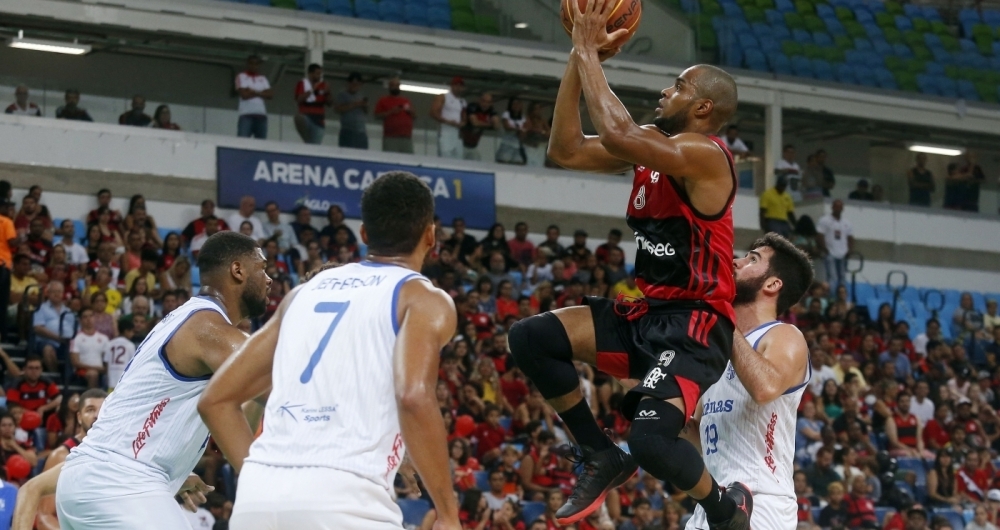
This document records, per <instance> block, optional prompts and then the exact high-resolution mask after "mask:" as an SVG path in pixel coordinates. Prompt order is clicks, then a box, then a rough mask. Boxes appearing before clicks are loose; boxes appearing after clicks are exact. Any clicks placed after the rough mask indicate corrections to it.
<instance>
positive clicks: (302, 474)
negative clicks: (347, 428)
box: [229, 462, 403, 530]
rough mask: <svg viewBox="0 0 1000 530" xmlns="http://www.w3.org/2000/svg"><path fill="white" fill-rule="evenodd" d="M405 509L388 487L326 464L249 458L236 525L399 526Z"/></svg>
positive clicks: (238, 529)
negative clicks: (284, 463) (269, 462)
mask: <svg viewBox="0 0 1000 530" xmlns="http://www.w3.org/2000/svg"><path fill="white" fill-rule="evenodd" d="M402 527H403V514H402V512H401V511H400V510H399V506H397V505H396V503H395V502H393V500H392V497H390V496H389V492H388V491H386V490H385V488H383V487H381V486H379V485H378V484H376V483H374V482H372V481H370V480H367V479H364V478H361V477H359V476H358V475H355V474H353V473H347V472H345V471H338V470H336V469H331V468H325V467H277V466H268V465H264V464H258V463H254V462H247V463H246V464H244V466H243V471H242V472H241V473H240V487H239V488H238V489H237V490H236V504H235V505H234V506H233V516H232V518H231V519H230V520H229V528H230V529H231V530H285V529H289V528H294V529H296V530H342V529H344V528H350V529H351V530H389V529H393V530H398V529H400V528H402Z"/></svg>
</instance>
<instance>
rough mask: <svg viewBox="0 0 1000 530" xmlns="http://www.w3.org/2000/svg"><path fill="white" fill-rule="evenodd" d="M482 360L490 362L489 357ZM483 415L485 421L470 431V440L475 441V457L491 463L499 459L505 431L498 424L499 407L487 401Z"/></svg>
mask: <svg viewBox="0 0 1000 530" xmlns="http://www.w3.org/2000/svg"><path fill="white" fill-rule="evenodd" d="M483 361H485V362H487V363H489V364H492V363H491V362H490V361H489V359H486V358H483ZM494 373H495V372H494ZM498 390H499V389H494V391H498ZM484 399H485V398H484ZM485 415H486V419H485V421H484V422H482V423H480V424H479V426H477V427H476V430H475V431H473V432H472V440H473V441H475V442H476V457H477V458H478V459H479V461H480V462H481V463H483V464H486V465H491V464H492V463H493V462H496V461H498V460H499V459H500V450H501V445H503V443H504V442H505V441H506V440H507V431H506V430H505V429H504V428H503V427H502V426H500V407H498V406H497V405H495V404H493V403H487V405H486V413H485Z"/></svg>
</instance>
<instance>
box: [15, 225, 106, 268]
mask: <svg viewBox="0 0 1000 530" xmlns="http://www.w3.org/2000/svg"><path fill="white" fill-rule="evenodd" d="M0 224H2V220H0ZM59 228H60V232H61V233H62V240H61V241H59V242H58V243H56V244H57V245H61V246H62V247H63V248H65V249H66V256H67V261H68V262H69V263H70V264H71V265H86V264H87V263H89V262H90V258H89V256H88V255H87V249H86V248H85V247H84V246H83V245H81V244H79V243H77V242H76V241H75V240H74V238H75V237H76V226H75V225H74V224H73V220H72V219H63V222H62V223H61V224H60V225H59ZM2 232H3V230H2V228H0V239H2V238H3V236H2ZM0 258H2V256H0Z"/></svg>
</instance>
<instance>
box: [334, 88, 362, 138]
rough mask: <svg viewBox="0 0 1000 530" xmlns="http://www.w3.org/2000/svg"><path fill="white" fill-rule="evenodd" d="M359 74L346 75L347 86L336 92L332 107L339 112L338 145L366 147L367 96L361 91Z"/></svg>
mask: <svg viewBox="0 0 1000 530" xmlns="http://www.w3.org/2000/svg"><path fill="white" fill-rule="evenodd" d="M361 86H362V83H361V74H359V73H357V72H351V73H350V74H348V75H347V88H346V89H345V90H344V91H343V92H341V93H339V94H337V99H336V101H335V104H334V107H333V109H334V110H335V111H337V114H340V138H339V141H338V144H337V145H339V146H340V147H353V148H355V149H368V131H367V130H366V128H365V127H366V124H367V121H368V119H367V116H366V115H367V114H368V96H365V95H364V94H362V93H361Z"/></svg>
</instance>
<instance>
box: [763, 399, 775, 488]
mask: <svg viewBox="0 0 1000 530" xmlns="http://www.w3.org/2000/svg"><path fill="white" fill-rule="evenodd" d="M777 425H778V415H777V414H775V413H774V412H772V413H771V421H770V422H769V423H768V424H767V432H766V433H765V434H764V446H765V447H766V449H767V452H766V453H765V454H764V463H765V464H767V468H768V469H770V470H771V474H774V473H776V472H777V471H778V465H777V464H776V463H775V462H774V428H775V426H777Z"/></svg>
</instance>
